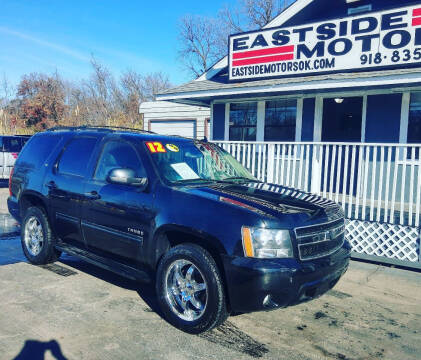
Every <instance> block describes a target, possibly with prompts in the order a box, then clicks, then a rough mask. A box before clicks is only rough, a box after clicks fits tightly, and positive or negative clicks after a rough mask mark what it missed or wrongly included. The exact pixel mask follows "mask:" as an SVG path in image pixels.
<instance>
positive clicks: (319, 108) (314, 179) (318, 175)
mask: <svg viewBox="0 0 421 360" xmlns="http://www.w3.org/2000/svg"><path fill="white" fill-rule="evenodd" d="M322 121H323V98H322V97H316V106H315V109H314V132H313V141H314V142H320V141H321V140H322ZM322 147H323V145H315V146H314V147H313V163H312V167H311V187H310V188H311V192H312V193H314V194H318V193H320V190H321V179H322V158H321V153H320V150H321V148H322Z"/></svg>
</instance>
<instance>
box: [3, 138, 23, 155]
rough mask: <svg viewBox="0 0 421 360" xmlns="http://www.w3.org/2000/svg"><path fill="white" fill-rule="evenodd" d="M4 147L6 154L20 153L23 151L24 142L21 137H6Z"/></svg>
mask: <svg viewBox="0 0 421 360" xmlns="http://www.w3.org/2000/svg"><path fill="white" fill-rule="evenodd" d="M3 145H4V151H5V152H20V151H21V150H22V142H21V138H19V137H12V136H10V137H5V138H3Z"/></svg>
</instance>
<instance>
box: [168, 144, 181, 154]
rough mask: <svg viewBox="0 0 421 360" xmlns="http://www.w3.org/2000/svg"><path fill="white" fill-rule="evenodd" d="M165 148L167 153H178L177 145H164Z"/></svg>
mask: <svg viewBox="0 0 421 360" xmlns="http://www.w3.org/2000/svg"><path fill="white" fill-rule="evenodd" d="M165 147H166V148H167V149H168V150H169V151H172V152H179V151H180V150H179V148H178V146H177V145H174V144H167V145H165Z"/></svg>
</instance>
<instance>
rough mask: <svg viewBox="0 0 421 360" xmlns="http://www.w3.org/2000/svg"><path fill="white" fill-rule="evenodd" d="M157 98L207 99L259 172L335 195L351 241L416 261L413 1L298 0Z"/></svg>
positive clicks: (417, 66) (420, 114)
mask: <svg viewBox="0 0 421 360" xmlns="http://www.w3.org/2000/svg"><path fill="white" fill-rule="evenodd" d="M158 100H164V101H167V102H172V103H174V104H183V105H193V106H195V107H199V108H203V107H208V108H209V109H210V123H209V131H208V132H207V134H208V137H209V138H210V139H211V140H212V141H215V142H218V143H219V144H221V145H222V146H223V147H224V148H225V149H227V150H228V151H230V152H231V153H232V154H233V155H234V156H236V157H237V159H239V160H240V161H241V162H242V163H243V164H244V165H245V166H247V167H248V168H249V169H250V170H251V171H252V172H253V173H254V174H255V175H256V176H258V177H259V178H261V179H262V180H265V181H267V182H271V183H275V184H281V185H287V186H291V187H295V188H300V189H302V190H306V191H311V192H316V193H318V194H321V195H322V196H325V197H330V198H332V199H334V200H336V201H339V202H341V203H342V204H343V207H344V210H345V213H346V215H347V221H348V223H347V226H348V230H349V233H353V234H354V235H353V236H354V238H355V239H353V246H354V251H358V252H360V253H362V254H365V255H367V256H383V257H387V258H389V259H393V260H391V261H397V262H399V261H400V262H402V261H403V262H411V263H415V264H418V266H419V264H420V250H419V248H420V246H419V243H420V241H419V234H420V231H419V226H420V219H419V218H420V202H421V199H420V196H421V195H420V192H421V190H420V187H421V186H420V185H421V163H420V155H421V154H420V153H421V151H420V147H419V144H421V1H408V0H335V1H332V0H297V1H296V2H294V3H293V4H292V5H290V6H289V7H288V8H286V9H285V10H284V11H283V12H282V13H281V14H279V15H278V16H277V17H276V18H274V19H273V20H272V21H271V22H270V23H268V24H267V25H266V26H265V27H264V28H262V29H259V30H256V31H251V32H247V33H242V34H235V35H232V36H231V37H230V39H229V50H228V54H227V56H226V57H224V58H223V59H221V60H220V61H219V62H217V63H216V64H215V65H214V66H212V67H211V68H210V69H208V70H207V71H206V72H205V73H204V74H203V75H201V76H200V77H199V78H198V79H196V80H194V81H191V82H189V83H187V84H184V85H181V86H178V87H175V88H172V89H169V90H166V91H164V92H162V93H160V94H159V95H158ZM177 106H179V105H177ZM367 229H369V230H370V232H369V235H367V231H368V230H367ZM384 233H387V234H388V237H387V239H390V238H393V237H394V236H397V235H396V234H401V235H402V234H404V237H403V238H404V240H403V242H401V243H400V244H398V245H397V244H396V243H394V242H389V243H387V244H386V242H387V241H388V240H387V239H386V238H385V237H384V235H383V234H384ZM370 234H371V235H370ZM367 237H368V238H370V239H371V240H369V241H364V238H367ZM400 238H402V236H401V237H400Z"/></svg>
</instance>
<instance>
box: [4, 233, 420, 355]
mask: <svg viewBox="0 0 421 360" xmlns="http://www.w3.org/2000/svg"><path fill="white" fill-rule="evenodd" d="M420 275H421V274H420V273H417V272H411V271H406V270H400V269H394V268H386V267H382V266H376V265H372V264H366V263H360V262H354V261H352V262H351V265H350V269H349V270H348V272H347V273H346V275H345V276H344V277H343V278H342V279H341V281H340V282H339V283H338V285H337V286H336V287H335V289H334V290H332V291H330V292H329V293H327V294H326V295H324V296H322V297H321V298H319V299H317V300H314V301H312V302H309V303H306V304H301V305H298V306H295V307H292V308H288V309H283V310H277V311H273V312H268V313H265V312H262V313H253V314H244V315H239V316H235V317H230V318H229V320H228V322H227V323H226V324H224V325H223V326H221V327H220V328H219V329H216V330H213V331H211V332H209V333H206V334H202V335H200V336H193V335H188V334H185V333H183V332H180V331H178V330H177V329H175V328H173V327H172V326H170V325H169V324H168V323H167V322H166V321H165V320H163V319H162V318H161V316H160V313H159V311H158V309H157V306H156V300H155V295H154V291H153V287H151V286H145V285H139V284H137V283H135V282H132V281H129V280H126V279H124V278H121V277H119V276H117V275H114V274H112V273H109V272H107V271H103V270H101V269H98V268H96V267H94V266H91V265H88V264H86V263H84V262H81V261H79V260H77V259H75V258H72V257H68V256H64V257H63V258H62V259H61V260H60V261H59V262H57V263H56V264H54V265H50V266H47V267H37V266H32V265H30V264H28V263H26V262H24V258H23V255H22V251H21V249H20V243H19V239H18V238H16V237H11V238H5V239H2V240H0V298H1V305H0V309H1V312H0V314H1V315H0V349H1V351H0V359H14V358H15V357H16V356H17V355H18V354H20V357H18V359H35V358H40V359H44V357H43V356H44V353H47V354H48V356H47V357H46V358H54V356H55V358H57V359H64V358H65V359H78V360H79V359H89V360H91V359H101V360H106V359H113V360H114V359H174V360H178V359H236V360H237V359H256V358H261V359H288V360H294V359H297V360H298V359H299V360H305V359H340V360H351V359H373V360H374V359H376V360H378V359H380V360H381V359H394V360H395V359H402V360H412V359H413V360H415V359H417V360H418V359H419V358H420V355H419V354H420V352H421V343H420V334H421V307H420V304H421V276H420ZM28 354H29V355H28ZM52 354H54V356H53V355H52ZM61 356H62V357H61Z"/></svg>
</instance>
